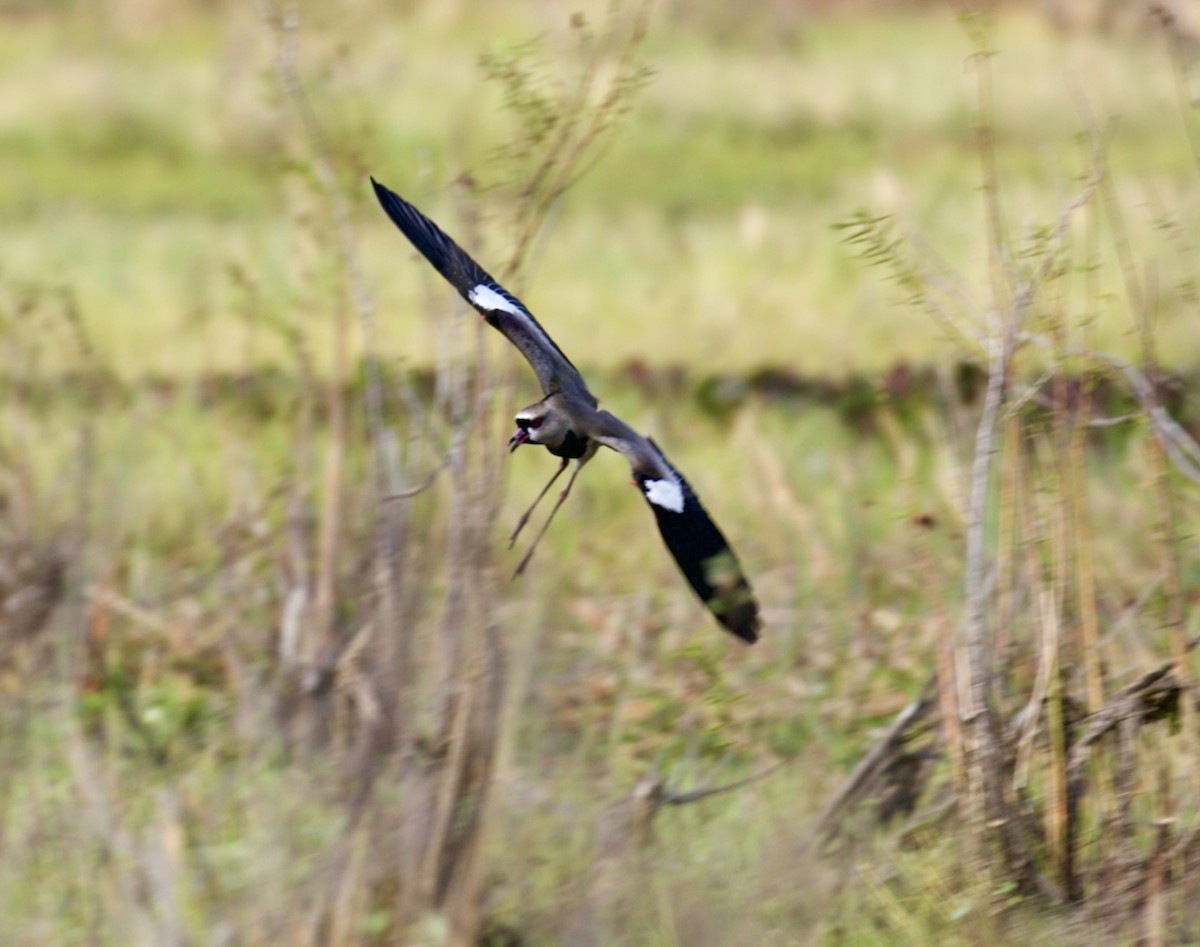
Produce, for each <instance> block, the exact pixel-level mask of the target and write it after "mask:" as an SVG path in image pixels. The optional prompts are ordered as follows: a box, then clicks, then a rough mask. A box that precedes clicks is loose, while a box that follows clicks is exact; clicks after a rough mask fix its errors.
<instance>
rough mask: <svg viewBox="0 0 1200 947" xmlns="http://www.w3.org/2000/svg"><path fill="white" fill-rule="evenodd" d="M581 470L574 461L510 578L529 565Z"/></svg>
mask: <svg viewBox="0 0 1200 947" xmlns="http://www.w3.org/2000/svg"><path fill="white" fill-rule="evenodd" d="M566 463H567V462H566V461H565V460H564V461H563V466H564V467H565V466H566ZM582 469H583V461H576V462H575V469H574V470H573V471H571V478H570V479H569V480H568V481H567V485H566V486H565V487H563V490H562V493H560V494H559V495H558V499H557V500H556V501H555V503H554V509H552V510H551V511H550V515H549V516H547V517H546V522H545V523H543V524H542V528H541V529H540V530H538V534H537V536H535V537H534V540H533V542H532V543H530V545H529V549H528V550H527V551H526V553H525V555H524V556H522V557H521V562H520V564H519V565H518V566H517V570H516V572H514V573H513V576H512V577H513V578H514V579H515V578H516V577H517V576H519V575H520V574H521V573H522V572H524V571H525V567H526V566H527V565H529V560H530V559H532V558H533V551H534V550H535V549H537V544H538V543H539V542H541V539H542V537H543V536H545V535H546V530H547V529H549V528H550V521H551V520H553V519H554V514H555V513H557V512H558V508H559V507H560V506H562V505H563V500H565V499H566V498H567V494H569V493H570V492H571V485H572V484H574V483H575V478H576V477H578V476H579V471H581V470H582ZM558 473H562V468H561V467H560V468H559V471H558ZM558 473H556V474H555V475H554V476H555V477H557V476H558ZM553 482H554V481H553V480H551V481H550V483H553ZM549 488H550V484H549V483H548V484H546V489H547V490H548V489H549ZM545 492H546V491H545V490H543V491H542V493H545ZM539 499H540V497H539Z"/></svg>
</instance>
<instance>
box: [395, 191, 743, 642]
mask: <svg viewBox="0 0 1200 947" xmlns="http://www.w3.org/2000/svg"><path fill="white" fill-rule="evenodd" d="M371 183H372V184H373V185H374V187H375V195H376V197H378V198H379V202H380V204H381V205H382V206H383V209H384V211H385V212H386V213H387V215H388V216H389V217H390V218H391V219H392V222H393V223H395V224H396V226H397V227H399V228H400V230H401V231H402V232H403V233H404V235H405V236H406V237H408V239H409V240H410V241H411V242H412V244H413V246H415V247H416V248H417V249H418V250H419V251H420V252H421V254H422V255H423V256H424V257H425V258H426V259H427V260H428V261H429V262H430V263H431V264H432V265H433V266H434V268H435V269H437V271H438V272H439V273H441V274H442V276H444V277H445V278H446V280H447V281H449V283H450V284H451V285H452V286H454V288H455V289H457V290H458V291H459V293H461V294H462V296H463V298H465V299H466V300H467V302H469V303H470V304H471V305H472V306H474V307H475V309H476V310H478V311H479V313H480V315H482V316H483V318H484V319H485V320H487V322H488V324H489V325H491V326H493V327H494V328H496V329H498V330H499V331H500V332H501V333H502V334H503V335H504V336H505V338H507V339H508V340H509V342H511V343H512V344H513V345H514V346H515V347H516V348H517V349H518V350H519V351H520V352H521V354H522V355H524V356H525V358H526V360H527V361H528V362H529V364H530V366H531V367H532V368H533V371H534V374H535V375H537V378H538V381H539V382H540V384H541V386H542V391H543V394H544V395H545V397H543V398H542V400H541V401H538V402H535V403H534V404H531V405H530V406H529V407H527V408H522V409H521V410H520V411H518V412H517V414H516V425H517V428H516V431H514V432H513V435H512V437H511V438H509V447H510V448H511V449H512V450H516V449H517V448H518V447H520V446H521V445H522V444H538V445H541V446H543V447H545V448H546V449H547V450H548V451H549V452H550V453H551V454H553V455H554V456H556V457H559V458H561V459H562V460H561V464H560V465H559V468H558V471H557V472H556V473H555V474H554V476H553V477H551V479H550V482H549V483H547V484H546V486H545V488H544V489H543V490H542V492H541V494H539V495H538V498H537V500H535V501H534V503H533V506H531V507H530V508H529V510H527V511H526V513H525V514H524V515H523V516H522V517H521V519H520V521H519V522H518V524H517V528H516V530H514V532H513V535H512V539H513V540H515V539H516V537H517V534H518V533H519V532H520V531H521V528H522V527H523V526H524V525H525V523H526V522H527V520H528V519H529V514H530V513H531V512H532V511H533V509H534V507H536V506H537V503H538V502H539V501H540V500H541V499H542V497H543V496H545V495H546V492H547V491H548V490H549V489H550V486H551V484H553V483H554V481H555V480H556V479H557V478H558V476H559V474H561V473H562V471H563V470H564V469H566V467H567V464H568V463H569V462H570V461H574V462H575V470H574V471H573V473H572V474H571V477H570V479H569V481H568V482H567V486H566V487H565V488H564V489H563V491H562V493H561V494H560V495H559V498H558V502H557V503H556V504H555V506H554V509H553V510H552V511H551V513H550V517H549V518H548V519H547V520H546V524H545V526H543V527H542V531H541V532H540V533H539V534H538V537H537V539H535V540H534V543H533V546H531V547H530V549H529V551H528V552H527V553H526V554H525V557H524V558H523V559H522V560H521V563H520V565H519V566H518V567H517V572H518V573H520V572H521V571H522V570H523V569H524V568H525V565H526V564H527V563H528V561H529V557H530V556H531V555H532V553H533V549H534V548H535V547H536V545H537V542H538V540H539V539H540V538H541V536H542V533H544V532H545V529H546V526H548V525H549V523H550V519H553V517H554V513H555V512H556V511H557V510H558V507H559V506H560V505H561V504H562V502H563V500H565V499H566V497H567V494H568V493H569V492H570V489H571V486H572V484H574V482H575V478H576V477H577V476H578V474H579V471H580V470H581V469H582V468H583V465H584V464H586V463H587V462H588V461H589V460H591V459H592V457H594V456H595V455H596V452H597V451H598V450H599V449H600V447H602V446H603V447H609V448H611V449H613V450H615V451H618V452H619V453H621V454H622V455H623V456H624V457H625V459H626V460H627V461H628V462H629V466H630V469H631V470H632V472H633V478H634V483H635V484H636V485H637V486H638V487H639V488H640V489H641V491H642V495H643V496H644V497H645V498H646V501H647V502H648V503H649V504H650V508H651V509H652V510H653V511H654V517H655V520H656V521H657V523H658V528H659V532H660V533H661V534H662V537H663V540H664V542H665V543H666V545H667V548H668V549H669V550H670V552H671V554H672V555H673V556H674V557H675V561H676V562H677V563H678V564H679V568H680V571H682V572H683V575H684V577H685V578H686V579H687V580H688V584H689V585H691V587H692V588H693V589H694V590H695V591H696V594H697V595H699V596H700V598H701V600H702V601H703V602H704V604H705V605H707V606H708V608H709V610H710V611H712V613H713V615H715V616H716V618H717V620H718V621H719V622H721V624H722V625H724V626H725V627H726V628H727V629H729V631H731V632H732V633H733V634H735V635H737V636H738V637H739V638H741V639H742V640H744V641H747V642H753V641H755V640H757V638H758V632H759V624H760V623H759V617H758V605H757V603H756V602H755V600H754V593H753V591H752V590H751V588H750V584H749V582H748V581H747V580H746V577H745V575H744V574H743V573H742V570H741V567H740V566H739V565H738V561H737V557H736V556H735V555H734V553H733V550H732V549H730V547H729V544H728V542H726V540H725V537H724V536H723V535H722V534H721V531H720V530H719V529H718V528H717V526H716V524H715V523H713V521H712V519H711V518H710V517H709V516H708V513H707V512H706V511H705V509H704V507H703V506H702V505H701V504H700V501H699V499H698V498H697V497H696V494H695V492H694V491H693V490H692V488H691V485H690V484H689V483H688V482H687V480H685V479H684V478H683V476H682V475H681V474H680V473H679V472H678V471H677V470H676V469H675V468H674V467H672V466H671V464H670V462H669V461H668V460H667V459H666V457H664V456H663V454H662V451H660V450H659V449H658V445H657V444H655V443H654V441H652V440H650V439H649V438H645V437H642V435H640V434H638V433H637V432H636V431H635V430H633V428H631V427H630V426H629V425H628V424H626V423H625V422H624V421H622V420H621V419H620V418H618V417H617V416H616V415H614V414H612V413H611V412H608V411H605V410H603V409H601V408H600V406H599V401H598V400H597V399H596V397H595V396H594V395H593V394H592V393H591V391H589V390H588V387H587V383H586V382H585V381H584V380H583V376H582V375H580V373H579V372H578V370H577V369H576V368H575V366H574V365H572V364H571V360H570V359H568V358H567V356H566V355H565V354H563V352H562V350H561V349H559V347H558V346H557V345H555V344H554V340H553V339H551V338H550V336H549V334H548V333H547V332H546V330H545V329H543V328H542V327H541V325H540V324H539V323H538V321H537V320H536V319H535V318H534V317H533V314H532V313H530V312H529V310H528V309H527V308H525V306H524V304H522V303H521V301H520V300H518V299H517V298H516V297H515V296H513V295H511V294H510V293H509V292H508V291H507V290H505V289H504V288H503V287H502V286H500V284H499V283H497V282H496V281H495V280H494V279H492V277H491V276H490V275H488V273H487V272H486V271H485V270H484V269H483V268H482V267H480V266H479V264H478V263H476V262H475V261H474V260H473V259H471V257H470V255H469V254H467V253H466V252H465V251H464V250H463V249H462V248H460V247H459V246H458V245H457V244H456V243H455V242H454V241H453V240H451V239H450V237H448V236H447V235H446V234H445V233H444V232H443V231H442V230H441V229H440V228H439V227H438V226H437V225H436V224H435V223H433V221H431V220H430V219H429V218H427V217H426V216H425V215H424V214H422V213H421V212H420V211H419V210H417V209H416V208H415V207H413V205H412V204H410V203H408V202H407V201H405V200H404V199H403V198H401V197H399V196H398V195H396V194H394V193H392V192H391V191H389V190H388V189H387V188H386V187H384V186H383V185H381V184H379V183H378V182H377V181H375V180H374V179H373V178H372V180H371Z"/></svg>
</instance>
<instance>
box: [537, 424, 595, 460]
mask: <svg viewBox="0 0 1200 947" xmlns="http://www.w3.org/2000/svg"><path fill="white" fill-rule="evenodd" d="M587 449H588V438H586V437H582V436H581V435H579V434H576V433H575V432H574V431H567V435H566V437H564V438H563V439H562V443H561V444H559V445H558V446H557V447H550V446H549V445H546V450H548V451H550V453H551V454H553V455H554V456H555V457H566V458H567V459H568V460H578V459H579V458H580V457H582V456H583V455H584V454H586V453H587Z"/></svg>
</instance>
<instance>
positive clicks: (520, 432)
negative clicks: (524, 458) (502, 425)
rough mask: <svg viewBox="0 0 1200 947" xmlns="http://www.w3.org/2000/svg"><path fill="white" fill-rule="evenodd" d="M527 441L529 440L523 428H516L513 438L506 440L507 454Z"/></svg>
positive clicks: (527, 433)
mask: <svg viewBox="0 0 1200 947" xmlns="http://www.w3.org/2000/svg"><path fill="white" fill-rule="evenodd" d="M527 440H529V432H528V431H527V430H525V429H524V428H523V427H519V428H517V429H516V430H515V431H513V436H512V437H510V438H509V439H508V452H509V453H510V454H511V453H512V452H513V451H515V450H516V449H517V448H518V447H520V446H521V445H522V444H524V443H525V442H526V441H527Z"/></svg>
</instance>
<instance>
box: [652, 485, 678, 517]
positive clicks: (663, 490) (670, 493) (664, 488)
mask: <svg viewBox="0 0 1200 947" xmlns="http://www.w3.org/2000/svg"><path fill="white" fill-rule="evenodd" d="M644 489H645V491H646V499H647V500H649V501H650V502H651V503H653V504H654V505H655V506H661V507H662V508H663V509H664V510H670V511H671V512H672V513H682V512H683V491H682V490H681V489H679V484H678V483H676V482H675V481H674V480H647V481H646V482H645V484H644Z"/></svg>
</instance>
